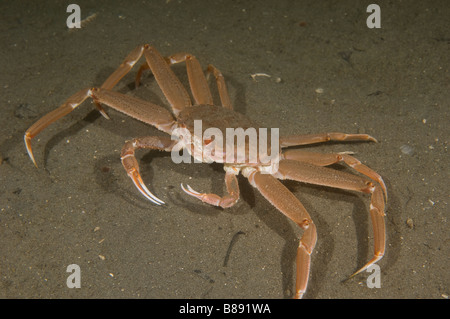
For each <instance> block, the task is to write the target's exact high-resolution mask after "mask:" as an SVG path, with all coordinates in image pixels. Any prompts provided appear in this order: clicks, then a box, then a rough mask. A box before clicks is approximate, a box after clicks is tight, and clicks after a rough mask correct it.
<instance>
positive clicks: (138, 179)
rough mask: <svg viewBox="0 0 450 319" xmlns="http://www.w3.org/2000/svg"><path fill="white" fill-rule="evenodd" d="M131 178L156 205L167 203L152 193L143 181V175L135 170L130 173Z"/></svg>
mask: <svg viewBox="0 0 450 319" xmlns="http://www.w3.org/2000/svg"><path fill="white" fill-rule="evenodd" d="M130 177H131V180H132V181H133V183H134V185H135V186H136V187H137V189H138V190H139V191H140V192H141V194H142V195H144V196H145V198H147V199H148V200H149V201H151V202H152V203H154V204H156V205H164V204H165V203H164V202H163V201H162V200H160V199H159V198H158V197H156V196H155V195H153V194H152V192H150V191H149V190H148V188H147V186H145V184H144V182H143V181H142V178H141V175H139V173H138V172H137V171H136V170H135V171H133V172H132V174H131V175H130Z"/></svg>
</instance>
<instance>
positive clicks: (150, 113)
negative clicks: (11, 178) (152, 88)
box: [24, 88, 175, 167]
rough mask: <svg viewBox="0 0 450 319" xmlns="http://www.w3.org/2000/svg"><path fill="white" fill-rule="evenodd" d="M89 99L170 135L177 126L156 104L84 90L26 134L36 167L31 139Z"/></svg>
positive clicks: (109, 92) (29, 151)
mask: <svg viewBox="0 0 450 319" xmlns="http://www.w3.org/2000/svg"><path fill="white" fill-rule="evenodd" d="M88 97H92V98H93V99H94V101H97V102H98V103H104V104H106V105H108V106H110V107H112V108H113V109H116V110H117V111H120V112H122V113H125V114H127V115H129V116H131V117H134V118H135V119H138V120H140V121H143V122H144V123H148V124H150V125H153V126H155V127H156V128H158V129H160V130H162V131H164V132H166V133H169V134H170V133H171V132H172V128H173V127H174V125H175V122H174V119H173V116H172V114H170V112H169V111H167V110H166V109H164V108H162V107H160V106H158V105H156V104H153V103H150V102H147V101H143V100H140V99H138V98H135V97H132V96H128V95H124V94H121V93H118V92H113V91H108V90H105V89H96V88H93V89H84V90H81V91H79V92H77V93H75V94H74V95H72V96H71V97H70V98H69V99H67V101H66V102H64V104H63V105H61V106H60V107H59V108H57V109H55V110H53V111H52V112H50V113H48V114H46V115H44V116H43V117H42V118H40V119H39V120H38V121H37V122H36V123H34V124H33V125H32V126H31V127H30V128H29V129H28V130H27V131H26V132H25V135H24V140H25V146H26V148H27V152H28V155H29V156H30V158H31V160H32V161H33V163H34V165H35V166H36V167H37V164H36V161H35V159H34V156H33V151H32V149H31V139H32V138H33V137H35V136H36V135H37V134H39V132H41V131H42V130H43V129H45V128H46V127H47V126H49V125H50V124H52V123H53V122H55V121H56V120H58V119H60V118H61V117H63V116H65V115H67V114H69V113H70V112H72V111H73V110H74V109H75V108H76V107H77V106H78V105H80V104H81V103H83V102H84V101H85V100H86V99H87V98H88Z"/></svg>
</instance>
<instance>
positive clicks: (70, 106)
mask: <svg viewBox="0 0 450 319" xmlns="http://www.w3.org/2000/svg"><path fill="white" fill-rule="evenodd" d="M90 94H91V90H90V89H84V90H81V91H79V92H77V93H75V94H74V95H72V96H71V97H70V98H68V99H67V101H66V102H64V104H63V105H61V106H60V107H58V108H57V109H55V110H53V111H51V112H50V113H47V114H46V115H44V116H43V117H41V118H40V119H39V120H38V121H37V122H36V123H34V124H33V125H31V126H30V128H29V129H28V130H27V131H26V132H25V135H24V141H25V146H26V148H27V152H28V156H30V158H31V160H32V161H33V164H34V166H36V167H37V164H36V160H35V159H34V155H33V150H32V149H31V139H32V138H33V137H35V136H36V135H38V134H39V133H40V132H41V131H42V130H43V129H45V128H46V127H47V126H49V125H50V124H52V123H53V122H55V121H56V120H58V119H60V118H61V117H63V116H65V115H67V114H69V113H70V112H72V111H73V110H74V109H75V108H76V107H77V106H78V105H80V104H81V103H83V102H84V100H86V99H87V98H88V97H89V96H90Z"/></svg>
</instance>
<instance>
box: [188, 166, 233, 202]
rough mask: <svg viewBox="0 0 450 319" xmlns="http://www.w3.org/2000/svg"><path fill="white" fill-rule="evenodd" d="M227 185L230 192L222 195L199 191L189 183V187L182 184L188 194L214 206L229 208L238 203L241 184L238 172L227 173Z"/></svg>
mask: <svg viewBox="0 0 450 319" xmlns="http://www.w3.org/2000/svg"><path fill="white" fill-rule="evenodd" d="M225 185H226V186H227V192H228V194H227V195H225V196H223V197H220V196H219V195H216V194H207V193H199V192H197V191H195V190H193V189H192V187H191V186H189V185H187V188H185V187H184V186H183V184H181V188H182V189H183V190H184V191H185V192H186V193H187V194H188V195H191V196H193V197H195V198H198V199H200V200H201V201H202V202H204V203H208V204H211V205H214V206H220V207H222V208H229V207H231V206H233V205H234V204H236V202H237V201H238V199H239V185H238V181H237V178H236V174H234V173H233V172H231V171H227V172H226V174H225Z"/></svg>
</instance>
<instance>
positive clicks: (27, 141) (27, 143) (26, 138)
mask: <svg viewBox="0 0 450 319" xmlns="http://www.w3.org/2000/svg"><path fill="white" fill-rule="evenodd" d="M23 139H24V141H25V147H26V148H27V153H28V156H29V157H30V159H31V161H32V162H33V164H34V166H35V167H36V168H38V166H37V163H36V160H35V159H34V155H33V150H32V149H31V137H30V136H29V134H28V133H25V135H24V137H23Z"/></svg>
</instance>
